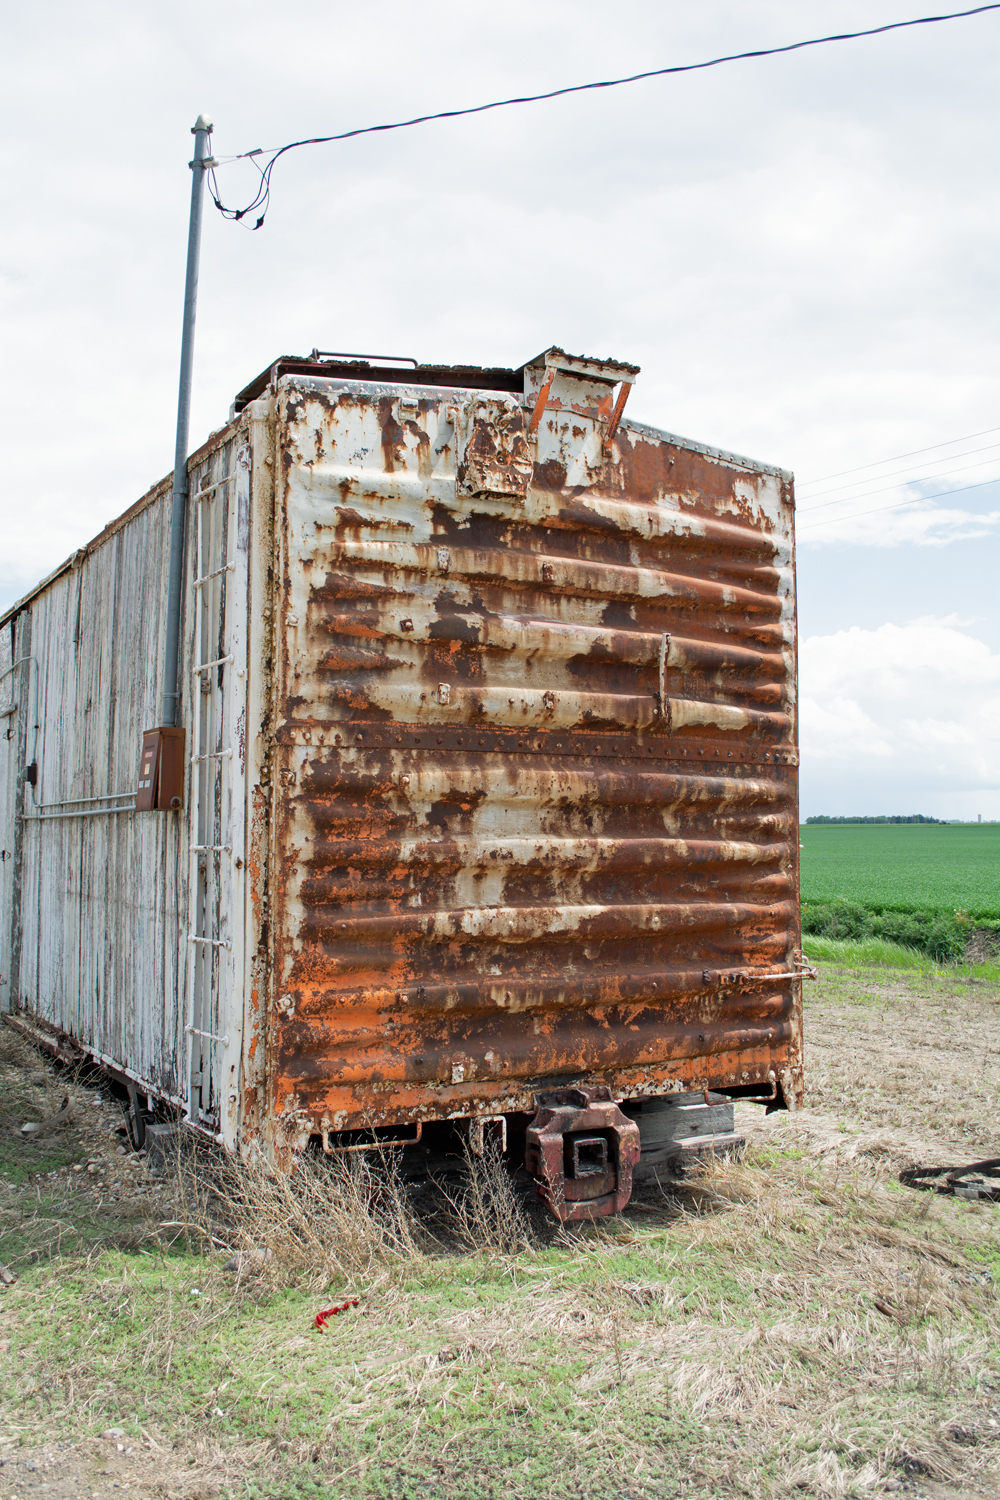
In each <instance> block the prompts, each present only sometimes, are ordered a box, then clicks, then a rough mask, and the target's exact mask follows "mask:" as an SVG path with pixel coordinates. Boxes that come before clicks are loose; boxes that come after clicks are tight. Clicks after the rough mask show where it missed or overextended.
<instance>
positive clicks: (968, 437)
mask: <svg viewBox="0 0 1000 1500" xmlns="http://www.w3.org/2000/svg"><path fill="white" fill-rule="evenodd" d="M994 432H1000V427H985V428H984V429H983V431H982V432H967V433H966V434H965V437H957V438H949V439H948V441H947V442H945V443H931V445H930V447H929V448H911V449H910V451H909V453H890V455H889V457H888V458H877V459H875V460H874V462H873V463H870V464H858V465H857V467H856V468H854V469H838V470H837V472H836V474H820V475H818V476H817V478H815V479H804V480H803V481H802V484H800V485H798V486H797V488H798V489H804V488H805V487H806V486H807V485H812V484H824V483H825V482H826V480H828V479H842V478H843V476H844V475H845V474H860V473H862V472H863V471H864V470H865V469H881V468H882V466H883V464H894V463H895V462H896V460H897V459H898V458H917V457H918V456H919V455H920V454H921V453H935V452H937V450H938V448H954V446H955V444H956V443H971V442H972V439H973V438H977V437H990V436H992V434H993V433H994ZM972 452H973V453H981V452H983V449H981V448H974V449H972ZM948 457H952V458H964V457H965V454H964V453H954V454H950V455H948ZM946 461H947V459H937V458H932V459H928V463H935V464H936V463H945V462H946ZM871 477H872V479H884V478H886V476H885V475H884V474H873V475H872V476H871ZM857 483H858V484H864V483H865V481H864V480H863V479H859V480H858V481H857ZM837 488H838V489H839V488H840V486H839V485H838V486H837Z"/></svg>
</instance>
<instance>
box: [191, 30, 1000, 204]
mask: <svg viewBox="0 0 1000 1500" xmlns="http://www.w3.org/2000/svg"><path fill="white" fill-rule="evenodd" d="M987 10H1000V0H998V3H996V4H993V5H977V6H976V7H975V9H974V10H955V11H950V12H949V13H948V14H947V15H941V16H917V17H916V18H915V19H914V20H912V21H891V22H889V24H888V25H886V26H872V27H870V28H869V29H868V30H867V31H841V32H837V33H836V34H835V35H833V36H816V37H811V38H810V39H809V40H808V41H805V42H790V43H789V44H788V45H787V46H785V47H762V48H759V49H758V50H757V51H754V52H732V53H730V54H729V55H728V56H726V57H713V58H710V59H709V60H708V61H707V62H700V63H684V64H682V65H680V66H679V67H674V68H653V69H651V70H650V71H649V72H646V73H631V74H629V76H628V77H627V78H606V79H603V80H602V81H601V82H599V83H574V84H571V85H569V87H567V88H562V89H551V90H550V91H549V92H548V93H547V94H524V95H521V96H520V97H518V98H515V99H495V100H494V101H493V103H492V104H475V105H473V106H472V107H471V108H469V109H445V110H440V111H439V112H438V113H437V114H433V115H416V116H414V118H413V119H412V120H395V121H393V122H392V123H391V124H388V125H363V126H361V127H360V128H359V129H357V130H342V131H341V132H340V133H339V134H338V135H314V136H310V137H309V139H308V140H304V141H291V142H290V143H289V144H288V145H287V146H282V147H281V148H280V150H278V151H275V153H274V155H273V156H272V157H271V158H270V160H269V161H268V163H267V165H266V166H265V167H257V170H258V171H259V172H260V186H259V187H258V189H257V192H256V194H255V196H254V197H253V198H252V199H251V201H250V202H249V203H248V204H247V206H246V208H226V207H225V206H224V205H223V203H222V202H221V201H220V198H219V189H218V184H217V182H216V180H215V171H214V169H210V176H211V183H212V198H213V201H214V203H215V206H216V208H217V209H218V210H219V212H220V213H221V214H222V215H223V217H224V218H226V219H235V220H240V219H245V218H246V216H247V214H250V213H253V211H254V209H255V208H262V209H263V212H262V213H261V215H260V217H259V218H258V220H257V222H256V224H255V225H254V226H253V227H254V229H259V228H260V226H261V225H262V224H263V222H264V216H265V214H266V213H267V209H268V200H269V198H270V196H271V172H272V170H273V168H274V164H275V162H276V161H277V160H278V158H279V157H280V156H284V154H285V152H286V151H294V150H296V148H297V147H299V146H324V145H326V144H328V143H329V142H330V141H349V140H352V139H353V137H354V136H356V135H376V134H378V133H379V132H380V131H384V130H407V129H408V128H409V127H410V126H411V125H426V124H428V123H429V122H430V121H431V120H457V119H459V118H460V117H461V116H462V115H481V114H484V113H485V112H486V111H487V110H490V109H506V107H507V106H508V105H511V104H538V103H539V102H540V101H542V100H544V99H561V98H562V97H563V95H565V94H582V93H585V92H586V91H587V90H588V89H615V88H618V87H619V86H620V85H621V84H623V83H639V82H641V81H642V80H643V79H645V78H664V77H666V76H667V75H668V74H672V73H697V72H698V71H700V70H701V69H702V68H717V67H718V66H719V64H720V63H728V62H744V61H745V60H746V59H748V58H755V57H776V56H777V55H778V54H779V53H782V52H798V51H800V50H801V49H802V48H803V47H820V46H822V45H823V43H825V42H852V41H855V40H856V39H857V38H858V37H862V36H880V35H881V34H882V33H883V32H886V31H901V30H902V29H903V28H904V27H907V26H930V25H932V24H933V23H934V22H936V21H958V20H962V19H963V18H964V17H965V16H978V15H982V13H983V11H987ZM257 154H258V153H257V152H253V153H250V152H246V153H245V156H246V157H250V158H251V159H253V158H254V157H256V155H257ZM243 159H244V158H243V157H237V158H236V160H237V161H240V160H243ZM254 166H257V162H256V160H254Z"/></svg>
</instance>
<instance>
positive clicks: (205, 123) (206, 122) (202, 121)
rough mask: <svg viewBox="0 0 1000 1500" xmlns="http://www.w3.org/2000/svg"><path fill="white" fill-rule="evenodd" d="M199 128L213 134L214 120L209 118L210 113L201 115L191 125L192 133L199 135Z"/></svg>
mask: <svg viewBox="0 0 1000 1500" xmlns="http://www.w3.org/2000/svg"><path fill="white" fill-rule="evenodd" d="M199 130H207V131H208V133H209V135H211V133H212V122H211V120H210V119H209V118H208V115H199V116H198V118H197V120H195V122H194V124H193V125H192V126H191V134H192V135H197V134H198V131H199Z"/></svg>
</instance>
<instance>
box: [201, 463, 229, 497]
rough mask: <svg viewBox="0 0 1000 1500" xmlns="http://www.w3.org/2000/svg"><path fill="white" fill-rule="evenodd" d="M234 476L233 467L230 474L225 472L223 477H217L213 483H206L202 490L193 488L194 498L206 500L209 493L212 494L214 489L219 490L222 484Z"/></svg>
mask: <svg viewBox="0 0 1000 1500" xmlns="http://www.w3.org/2000/svg"><path fill="white" fill-rule="evenodd" d="M235 478H236V470H235V469H234V470H233V472H232V473H231V474H227V475H226V476H225V477H224V478H223V479H217V480H216V481H215V483H214V484H206V486H205V488H204V489H203V490H195V492H194V498H195V499H196V500H207V499H208V497H209V495H214V494H215V492H216V490H221V489H222V486H223V485H224V484H228V483H229V481H230V480H231V479H235Z"/></svg>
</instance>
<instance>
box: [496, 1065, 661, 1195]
mask: <svg viewBox="0 0 1000 1500" xmlns="http://www.w3.org/2000/svg"><path fill="white" fill-rule="evenodd" d="M535 1103H536V1105H537V1111H536V1114H535V1117H534V1119H533V1120H532V1122H531V1124H530V1125H529V1126H528V1131H527V1137H526V1142H525V1153H524V1162H525V1166H526V1167H527V1169H528V1171H529V1172H530V1173H531V1174H532V1176H533V1177H534V1179H535V1182H536V1184H537V1188H538V1196H539V1197H540V1198H541V1200H542V1202H543V1203H547V1204H548V1206H549V1208H550V1209H551V1210H552V1212H553V1213H554V1214H555V1216H556V1218H557V1219H559V1220H560V1222H561V1223H563V1224H565V1223H568V1222H569V1221H570V1220H575V1219H599V1218H602V1217H603V1216H604V1215H605V1214H616V1213H619V1212H620V1211H621V1210H622V1209H623V1208H624V1207H625V1205H626V1203H627V1202H628V1200H629V1198H630V1197H631V1196H632V1169H633V1167H634V1166H635V1165H636V1163H637V1162H638V1160H639V1127H638V1126H637V1125H636V1124H635V1122H634V1121H633V1120H630V1119H628V1118H627V1116H625V1115H623V1114H622V1112H621V1110H620V1109H619V1108H618V1106H617V1104H616V1103H615V1101H614V1099H613V1098H612V1095H611V1090H610V1089H609V1088H606V1087H603V1086H602V1087H598V1088H591V1089H584V1088H571V1089H554V1090H552V1091H551V1092H546V1093H544V1094H538V1095H536V1098H535Z"/></svg>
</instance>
